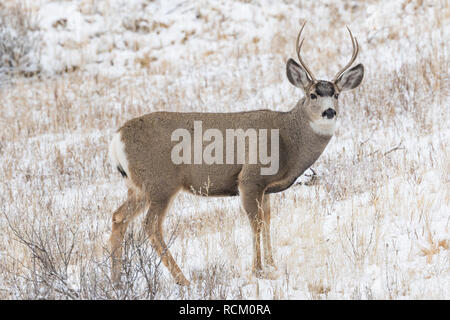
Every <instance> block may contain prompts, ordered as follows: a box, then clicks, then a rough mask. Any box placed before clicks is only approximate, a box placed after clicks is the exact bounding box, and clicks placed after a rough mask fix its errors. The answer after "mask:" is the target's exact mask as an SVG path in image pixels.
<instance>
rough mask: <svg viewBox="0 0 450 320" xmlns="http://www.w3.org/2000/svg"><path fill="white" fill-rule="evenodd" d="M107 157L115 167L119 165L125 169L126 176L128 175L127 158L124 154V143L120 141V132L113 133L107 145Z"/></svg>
mask: <svg viewBox="0 0 450 320" xmlns="http://www.w3.org/2000/svg"><path fill="white" fill-rule="evenodd" d="M109 157H110V159H111V164H112V166H113V167H114V169H116V168H117V167H118V166H119V165H120V167H121V168H122V169H123V170H124V171H125V173H126V174H127V176H128V177H130V171H129V170H128V160H127V155H126V154H125V144H124V143H123V142H122V139H121V133H120V132H118V133H116V134H115V135H114V137H113V139H112V141H111V143H110V145H109Z"/></svg>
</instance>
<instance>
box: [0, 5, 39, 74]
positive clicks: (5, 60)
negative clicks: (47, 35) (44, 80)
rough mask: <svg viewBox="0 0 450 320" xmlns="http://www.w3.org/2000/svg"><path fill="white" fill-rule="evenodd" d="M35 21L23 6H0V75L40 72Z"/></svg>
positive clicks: (37, 33)
mask: <svg viewBox="0 0 450 320" xmlns="http://www.w3.org/2000/svg"><path fill="white" fill-rule="evenodd" d="M40 44H41V35H40V33H39V28H38V24H37V18H36V17H35V16H34V15H33V14H32V12H31V11H30V10H28V9H27V8H26V7H25V6H24V5H23V4H21V3H19V4H16V5H15V6H13V7H3V6H1V5H0V76H2V75H3V76H4V75H12V74H20V75H23V76H27V77H28V76H33V75H35V74H37V73H39V71H40Z"/></svg>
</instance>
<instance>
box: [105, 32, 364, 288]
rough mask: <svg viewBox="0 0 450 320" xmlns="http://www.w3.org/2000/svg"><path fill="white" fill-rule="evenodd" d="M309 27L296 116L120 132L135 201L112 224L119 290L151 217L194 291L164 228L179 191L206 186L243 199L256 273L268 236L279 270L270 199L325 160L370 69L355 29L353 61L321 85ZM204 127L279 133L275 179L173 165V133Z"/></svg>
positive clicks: (188, 121) (159, 240)
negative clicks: (126, 259)
mask: <svg viewBox="0 0 450 320" xmlns="http://www.w3.org/2000/svg"><path fill="white" fill-rule="evenodd" d="M304 27H305V24H303V26H302V28H301V30H300V32H299V34H298V36H297V41H296V50H297V56H298V60H299V63H300V64H298V63H297V62H295V61H294V60H293V59H289V60H288V61H287V65H286V72H287V77H288V80H289V81H290V83H291V84H293V85H294V86H296V87H298V88H300V89H302V90H303V91H304V94H305V97H304V98H302V99H301V100H300V101H298V102H297V104H296V105H295V107H294V108H293V109H291V110H290V111H288V112H277V111H271V110H256V111H250V112H237V113H179V112H153V113H150V114H147V115H143V116H141V117H138V118H135V119H132V120H129V121H128V122H126V123H125V124H124V125H123V126H122V127H121V128H120V129H119V130H118V131H117V133H116V134H115V136H114V137H113V139H112V142H111V144H110V156H111V160H112V164H113V166H114V167H116V168H117V169H118V170H119V172H120V173H121V174H122V176H123V177H124V178H126V180H127V183H128V198H127V199H126V201H125V202H124V203H123V204H122V205H121V206H120V207H119V208H118V209H117V210H116V211H115V212H114V214H113V218H112V233H111V237H110V244H111V252H112V256H111V260H112V279H113V281H114V282H115V283H119V281H120V273H121V265H122V262H121V260H122V257H121V256H122V242H123V238H124V234H125V231H126V229H127V226H128V224H129V223H130V221H131V220H132V219H133V218H134V217H135V216H136V215H137V214H139V213H140V212H141V211H144V210H147V215H146V217H145V220H144V228H145V231H146V233H147V235H148V237H149V239H150V242H151V245H152V246H153V248H154V249H155V251H156V252H157V253H158V254H159V256H160V258H161V260H162V262H163V264H164V265H165V266H166V267H167V268H168V270H169V271H170V272H171V274H172V276H173V277H174V279H175V280H176V282H177V283H178V284H180V285H188V284H189V281H188V280H187V279H186V278H185V277H184V275H183V273H182V271H181V270H180V268H179V267H178V265H177V263H176V262H175V260H174V259H173V257H172V255H171V254H170V252H169V250H168V248H167V245H166V243H165V242H164V237H163V231H162V225H163V220H164V217H165V215H166V212H167V210H168V209H169V207H170V204H171V201H172V199H173V198H174V197H175V195H176V194H177V192H179V191H180V190H185V191H191V192H192V190H200V189H201V188H202V187H203V188H204V185H205V182H208V184H209V188H208V196H235V195H240V197H241V201H242V206H243V209H244V210H245V212H246V214H247V215H248V217H249V220H250V225H251V228H252V231H253V272H254V274H256V275H257V276H261V272H262V262H261V235H262V244H263V247H264V263H265V265H267V266H273V267H275V265H274V260H273V256H272V248H271V240H270V199H269V196H270V194H271V193H276V192H281V191H283V190H286V189H287V188H289V187H290V186H291V185H292V184H293V183H294V182H295V181H296V179H297V178H298V177H299V176H300V175H301V174H303V172H304V171H305V170H306V169H308V168H309V167H310V166H311V165H312V164H313V163H314V162H315V161H316V160H317V158H318V157H319V156H320V155H321V154H322V152H323V150H324V148H325V147H326V145H327V144H328V142H329V141H330V139H331V137H332V135H333V134H334V131H335V126H336V117H337V115H338V112H339V109H338V96H339V94H340V93H341V92H343V91H347V90H351V89H354V88H356V87H357V86H358V85H359V84H360V83H361V81H362V78H363V75H364V68H363V65H362V64H358V65H356V66H355V67H353V68H351V69H349V68H350V67H351V65H352V64H353V63H354V61H355V59H356V57H357V55H358V51H359V46H358V42H357V40H356V38H355V37H353V35H352V33H351V31H350V29H349V28H348V27H347V29H348V32H349V34H350V38H351V41H352V46H353V54H352V57H351V59H350V61H349V62H348V63H347V65H345V67H343V68H342V69H341V70H340V71H339V72H338V73H337V74H336V75H335V77H334V78H333V80H332V81H323V80H317V79H316V78H315V77H314V75H313V73H312V72H311V70H309V68H308V67H307V66H306V64H305V63H304V61H303V59H302V57H301V48H302V44H303V40H304V39H303V40H302V41H301V42H300V37H301V34H302V31H303V28H304ZM196 122H197V124H198V122H200V123H201V124H202V126H203V128H204V129H213V130H215V131H214V132H215V133H216V134H220V133H222V134H224V135H225V134H226V131H227V130H228V129H239V130H242V132H244V130H247V131H245V132H248V130H250V129H255V130H262V129H267V130H277V132H278V133H279V136H278V141H275V142H273V141H272V142H271V141H269V142H268V144H269V145H270V144H271V143H272V144H273V143H278V147H279V150H277V151H278V154H277V156H279V159H278V161H279V169H278V168H277V169H278V170H277V171H276V172H275V173H273V174H262V173H261V170H260V169H261V168H262V167H264V166H263V164H262V163H256V164H255V163H249V162H248V158H249V157H246V158H245V159H246V160H245V161H244V163H236V162H234V163H229V162H227V163H225V164H222V163H217V162H216V163H207V164H205V163H199V162H195V161H194V164H190V163H177V164H175V163H174V161H173V159H172V158H171V156H172V152H173V151H172V150H173V148H174V146H175V142H174V141H173V136H172V135H173V132H175V131H176V130H177V129H179V128H184V129H185V130H187V132H190V133H192V132H194V131H195V125H196ZM249 136H250V135H247V136H246V137H244V140H245V139H246V138H249ZM210 138H211V137H210ZM249 140H250V139H249ZM245 141H246V140H245ZM233 146H234V145H233ZM245 148H246V149H245V151H248V150H249V149H251V148H249V146H248V145H246V146H245ZM273 150H274V149H273V148H272V152H273ZM194 151H195V146H194ZM218 151H220V152H222V150H218ZM194 157H195V155H194ZM266 164H267V163H266Z"/></svg>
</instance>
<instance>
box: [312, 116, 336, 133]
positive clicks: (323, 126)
mask: <svg viewBox="0 0 450 320" xmlns="http://www.w3.org/2000/svg"><path fill="white" fill-rule="evenodd" d="M336 122H337V121H336V117H335V118H333V119H319V120H316V121H310V122H309V125H310V126H311V128H312V129H313V131H314V132H315V133H317V134H320V135H322V136H332V135H333V134H334V131H335V130H336Z"/></svg>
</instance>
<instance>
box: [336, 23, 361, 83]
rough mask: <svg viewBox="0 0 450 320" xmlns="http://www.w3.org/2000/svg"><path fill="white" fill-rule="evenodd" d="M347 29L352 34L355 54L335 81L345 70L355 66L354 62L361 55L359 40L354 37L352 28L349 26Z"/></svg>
mask: <svg viewBox="0 0 450 320" xmlns="http://www.w3.org/2000/svg"><path fill="white" fill-rule="evenodd" d="M346 27H347V30H348V32H349V33H350V38H351V40H352V47H353V53H352V57H351V58H350V61H349V62H348V63H347V64H346V65H345V67H343V68H342V69H341V70H339V72H338V73H337V74H336V75H335V76H334V78H333V81H336V80H337V79H338V78H339V77H340V76H341V75H342V74H343V73H344V72H345V70H347V69H348V68H350V66H351V65H352V64H353V62H355V60H356V57H357V56H358V53H359V44H358V40H356V38H355V37H354V36H353V34H352V31H351V30H350V28H349V27H348V26H346Z"/></svg>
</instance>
